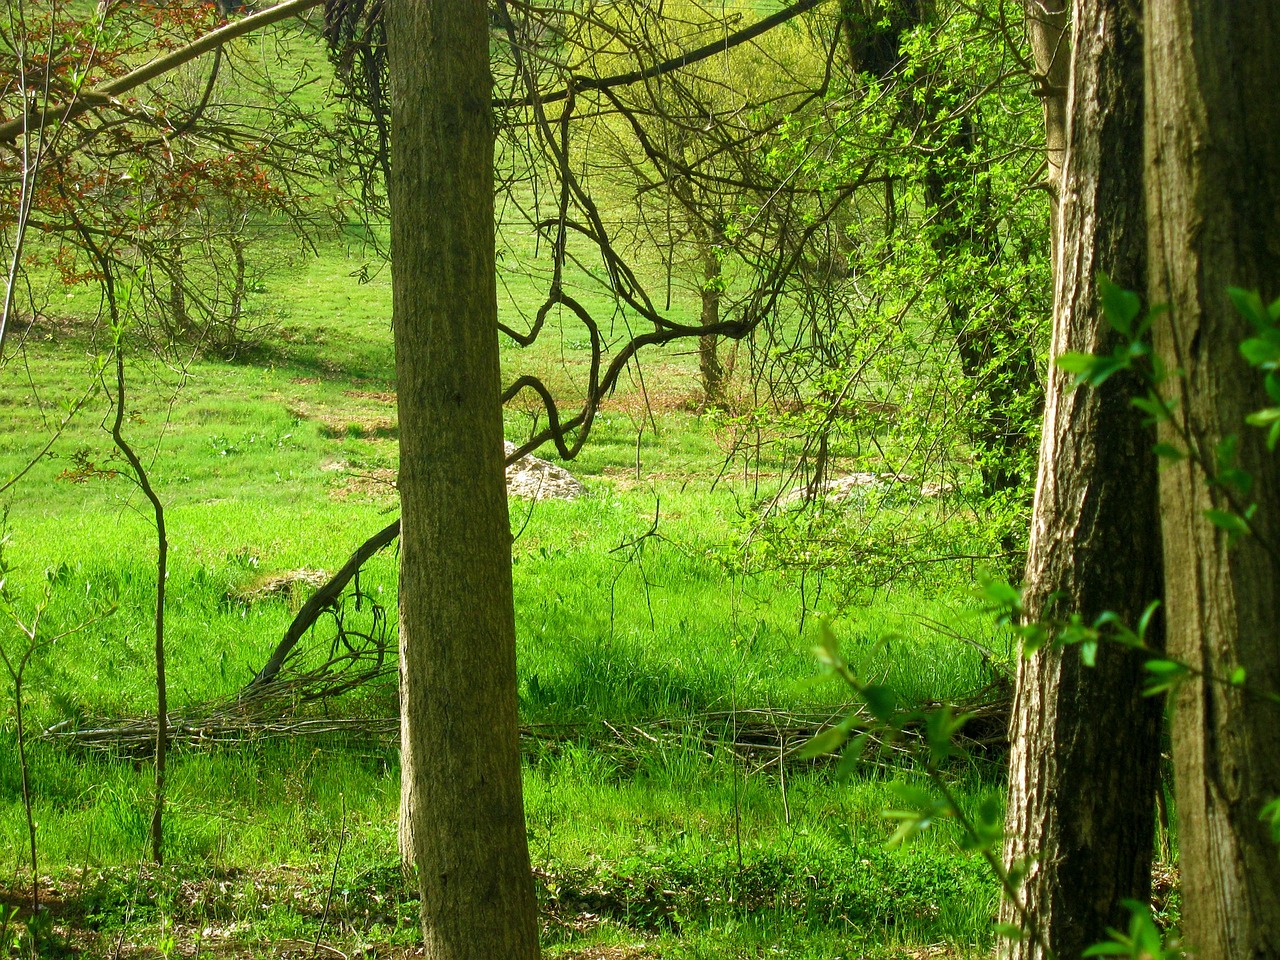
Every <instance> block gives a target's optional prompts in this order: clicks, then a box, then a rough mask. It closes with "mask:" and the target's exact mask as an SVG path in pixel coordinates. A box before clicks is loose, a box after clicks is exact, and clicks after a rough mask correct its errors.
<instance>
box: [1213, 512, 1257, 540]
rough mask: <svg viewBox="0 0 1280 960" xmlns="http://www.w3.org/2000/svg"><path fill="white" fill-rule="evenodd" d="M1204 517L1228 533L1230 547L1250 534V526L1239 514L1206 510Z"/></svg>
mask: <svg viewBox="0 0 1280 960" xmlns="http://www.w3.org/2000/svg"><path fill="white" fill-rule="evenodd" d="M1204 516H1205V519H1206V520H1208V521H1209V522H1210V523H1212V524H1213V525H1214V526H1215V527H1217V528H1218V529H1219V530H1225V531H1226V532H1227V543H1228V545H1230V544H1233V543H1235V542H1236V541H1237V540H1239V539H1240V538H1241V537H1244V536H1247V535H1248V533H1249V524H1248V523H1246V522H1245V519H1244V517H1242V516H1240V514H1238V513H1232V512H1231V511H1230V510H1206V511H1205V512H1204Z"/></svg>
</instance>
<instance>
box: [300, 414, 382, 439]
mask: <svg viewBox="0 0 1280 960" xmlns="http://www.w3.org/2000/svg"><path fill="white" fill-rule="evenodd" d="M318 419H319V420H320V435H321V436H322V437H327V438H328V439H330V440H341V439H351V440H384V439H386V440H389V439H391V438H393V437H398V436H399V435H400V425H399V424H398V423H397V422H396V421H395V418H393V417H376V416H366V415H361V414H341V415H336V416H335V415H331V414H329V415H324V416H321V417H319V418H318Z"/></svg>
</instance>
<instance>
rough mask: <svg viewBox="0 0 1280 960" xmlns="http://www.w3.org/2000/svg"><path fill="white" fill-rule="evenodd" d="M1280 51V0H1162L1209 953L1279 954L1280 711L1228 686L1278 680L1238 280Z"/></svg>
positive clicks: (1164, 209)
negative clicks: (1240, 678) (1266, 817)
mask: <svg viewBox="0 0 1280 960" xmlns="http://www.w3.org/2000/svg"><path fill="white" fill-rule="evenodd" d="M1277 49H1280V16H1277V11H1276V6H1275V3H1274V2H1272V0H1234V2H1232V3H1222V2H1220V0H1148V3H1147V36H1146V109H1147V119H1146V135H1147V149H1146V158H1147V181H1146V186H1147V204H1148V210H1149V221H1148V222H1149V228H1148V229H1149V234H1148V236H1149V242H1150V263H1151V269H1150V274H1151V285H1150V298H1151V300H1152V302H1155V303H1166V304H1168V306H1169V310H1168V312H1167V313H1165V314H1163V315H1162V316H1161V317H1160V318H1159V319H1158V320H1157V321H1156V323H1155V326H1154V328H1153V330H1154V336H1155V345H1156V350H1157V353H1158V355H1159V356H1160V357H1161V359H1162V361H1163V363H1164V365H1165V367H1166V369H1167V370H1169V371H1170V372H1171V373H1173V374H1175V375H1173V376H1171V377H1170V379H1169V381H1168V392H1169V394H1170V395H1171V398H1172V400H1173V401H1174V403H1175V406H1174V413H1173V417H1172V418H1171V420H1170V421H1169V422H1168V423H1167V424H1166V425H1165V426H1164V428H1163V430H1162V432H1163V434H1164V439H1165V440H1166V441H1167V442H1169V443H1171V444H1174V445H1177V446H1179V447H1181V448H1182V449H1183V450H1184V451H1185V453H1186V454H1187V456H1186V458H1185V459H1183V460H1181V461H1180V462H1176V463H1171V464H1169V465H1168V466H1167V467H1166V469H1165V470H1164V471H1163V472H1162V473H1161V479H1160V504H1161V516H1162V518H1163V525H1162V526H1163V534H1164V557H1165V594H1166V603H1167V609H1168V622H1169V652H1170V654H1171V656H1172V657H1173V658H1176V659H1178V660H1180V661H1182V662H1184V663H1186V664H1188V665H1190V666H1191V667H1193V668H1194V669H1195V670H1196V671H1199V675H1196V676H1193V677H1191V678H1190V679H1188V680H1187V681H1186V682H1185V683H1183V684H1182V685H1181V686H1180V687H1179V689H1178V690H1177V693H1176V696H1175V709H1174V714H1173V758H1174V767H1175V774H1176V779H1177V801H1178V825H1179V833H1178V841H1179V851H1180V854H1181V866H1182V884H1183V886H1182V897H1183V909H1182V918H1183V928H1182V932H1183V937H1184V939H1185V941H1186V943H1187V945H1188V946H1189V948H1191V949H1192V950H1194V951H1195V956H1196V957H1197V958H1199V960H1228V958H1231V960H1245V958H1261V957H1275V956H1280V857H1278V856H1277V855H1276V847H1275V845H1274V844H1273V843H1272V838H1271V836H1270V835H1269V832H1268V824H1266V823H1265V822H1263V820H1262V819H1260V816H1259V814H1260V811H1261V810H1262V809H1263V807H1264V805H1265V804H1267V803H1268V802H1270V801H1272V800H1273V799H1274V798H1275V797H1276V796H1277V795H1280V706H1277V704H1276V702H1275V701H1274V700H1271V699H1267V698H1266V697H1261V696H1254V695H1252V694H1251V693H1250V691H1249V689H1247V688H1241V687H1238V686H1234V685H1231V684H1229V683H1224V682H1222V680H1221V678H1223V677H1226V676H1229V675H1231V674H1233V673H1235V672H1236V671H1237V670H1239V669H1243V670H1244V671H1245V676H1246V677H1247V684H1248V686H1249V687H1252V688H1253V689H1255V690H1259V691H1262V692H1265V693H1269V694H1271V695H1272V696H1273V697H1274V694H1275V693H1276V691H1277V689H1280V645H1277V643H1276V623H1277V620H1280V577H1278V576H1277V574H1278V572H1280V552H1278V545H1280V458H1278V457H1277V454H1276V453H1275V452H1274V451H1270V450H1268V449H1267V447H1266V444H1265V434H1264V433H1263V432H1262V431H1260V430H1257V429H1256V428H1253V427H1249V426H1246V425H1245V418H1246V416H1247V415H1248V414H1249V413H1250V412H1252V411H1255V410H1258V409H1260V408H1263V407H1268V406H1271V405H1272V403H1271V401H1269V399H1268V397H1267V395H1266V393H1265V392H1264V390H1263V386H1262V379H1261V377H1260V376H1259V375H1258V373H1257V372H1256V371H1254V370H1253V369H1251V368H1250V366H1249V365H1248V364H1247V363H1246V362H1245V360H1244V359H1243V357H1242V355H1241V351H1240V345H1241V342H1242V341H1243V340H1244V339H1246V338H1247V337H1249V336H1250V335H1251V333H1252V328H1251V326H1250V324H1249V323H1248V322H1246V320H1245V319H1244V318H1242V317H1241V316H1240V314H1239V313H1238V312H1237V311H1236V309H1235V308H1234V307H1233V305H1232V303H1231V300H1230V299H1229V297H1228V294H1227V288H1228V286H1230V285H1234V286H1237V287H1244V288H1253V289H1257V290H1259V291H1260V292H1261V293H1262V295H1263V297H1264V299H1268V300H1269V299H1271V298H1274V297H1276V296H1278V295H1280V239H1278V238H1280V153H1277V152H1276V143H1277V142H1280V109H1277V104H1276V91H1277V90H1280V58H1277V57H1276V50H1277ZM1233 438H1234V439H1233ZM1233 471H1238V472H1233ZM1246 476H1247V477H1248V480H1247V481H1246V480H1245V477H1246ZM1207 517H1208V518H1216V519H1217V520H1218V521H1219V523H1218V524H1213V523H1210V522H1209V521H1208V520H1207V519H1206V518H1207ZM1231 518H1235V519H1234V520H1232V519H1231ZM1232 526H1236V527H1237V528H1240V527H1247V528H1248V532H1247V534H1246V535H1243V536H1239V537H1238V539H1237V534H1238V533H1239V530H1238V529H1237V530H1234V531H1233V530H1231V529H1230V528H1231V527H1232ZM1224 527H1225V528H1227V529H1224ZM1209 677H1215V678H1218V679H1209Z"/></svg>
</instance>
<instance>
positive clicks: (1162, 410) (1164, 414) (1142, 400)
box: [1129, 391, 1172, 423]
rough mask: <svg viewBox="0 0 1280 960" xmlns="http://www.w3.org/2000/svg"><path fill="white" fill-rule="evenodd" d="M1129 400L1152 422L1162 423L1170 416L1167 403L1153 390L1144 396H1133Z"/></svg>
mask: <svg viewBox="0 0 1280 960" xmlns="http://www.w3.org/2000/svg"><path fill="white" fill-rule="evenodd" d="M1129 402H1130V403H1131V404H1133V405H1134V406H1135V407H1137V408H1138V409H1139V410H1141V411H1142V412H1143V413H1145V414H1146V415H1147V416H1148V417H1149V418H1150V420H1151V422H1152V423H1163V422H1165V421H1166V420H1169V419H1171V417H1172V414H1171V413H1170V411H1169V405H1168V404H1167V403H1165V402H1164V401H1163V400H1162V399H1160V396H1159V395H1158V394H1157V393H1155V391H1152V392H1150V393H1148V394H1147V395H1146V396H1145V397H1134V398H1132V399H1131V400H1130V401H1129Z"/></svg>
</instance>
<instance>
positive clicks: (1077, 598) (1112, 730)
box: [1001, 0, 1161, 960]
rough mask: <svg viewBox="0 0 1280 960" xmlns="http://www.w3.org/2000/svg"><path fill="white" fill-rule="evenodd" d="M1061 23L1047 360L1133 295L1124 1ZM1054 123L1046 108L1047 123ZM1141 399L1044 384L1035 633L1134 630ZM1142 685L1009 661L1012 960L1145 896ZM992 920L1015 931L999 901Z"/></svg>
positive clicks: (1141, 582) (1107, 335)
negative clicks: (1063, 106) (1069, 620)
mask: <svg viewBox="0 0 1280 960" xmlns="http://www.w3.org/2000/svg"><path fill="white" fill-rule="evenodd" d="M1073 23H1074V24H1075V27H1074V31H1073V33H1074V36H1072V37H1071V42H1070V43H1068V42H1067V39H1066V38H1065V37H1063V38H1059V39H1058V40H1056V41H1055V40H1053V39H1052V38H1046V37H1043V36H1042V37H1041V42H1040V44H1039V45H1038V46H1042V47H1044V48H1045V49H1049V50H1054V51H1059V52H1060V54H1061V55H1062V56H1063V57H1064V58H1065V57H1066V56H1067V54H1068V51H1070V60H1071V69H1070V83H1071V87H1070V91H1071V95H1070V102H1069V114H1068V113H1067V112H1063V113H1061V114H1059V115H1060V116H1062V117H1064V118H1067V117H1069V119H1068V123H1067V128H1066V129H1065V130H1063V131H1059V132H1058V134H1057V135H1055V134H1054V132H1053V131H1050V135H1049V142H1050V144H1053V143H1054V141H1055V140H1056V141H1057V142H1058V143H1059V144H1060V145H1061V146H1060V149H1062V151H1063V153H1062V181H1061V186H1062V189H1061V191H1060V195H1061V207H1060V217H1061V220H1060V224H1059V227H1060V229H1055V230H1054V231H1053V234H1054V236H1055V237H1057V238H1058V241H1059V246H1058V248H1057V249H1056V250H1055V255H1054V268H1055V270H1054V273H1055V296H1054V320H1053V338H1052V346H1051V348H1050V355H1051V356H1057V355H1058V354H1060V353H1063V352H1066V351H1075V352H1082V353H1109V352H1110V351H1111V350H1112V348H1113V347H1114V346H1115V345H1116V335H1115V334H1114V332H1113V331H1111V329H1110V328H1109V327H1108V326H1107V325H1106V323H1105V322H1103V320H1102V318H1101V316H1100V314H1099V310H1098V292H1097V289H1098V288H1097V276H1098V274H1099V273H1100V272H1104V273H1107V274H1109V275H1110V276H1111V277H1112V278H1113V279H1114V280H1115V281H1116V282H1117V283H1119V284H1121V285H1124V286H1126V287H1134V288H1138V289H1142V288H1143V287H1144V286H1145V281H1146V225H1145V209H1144V204H1143V191H1142V94H1141V90H1142V35H1141V24H1140V22H1139V14H1138V13H1137V12H1136V11H1135V10H1134V9H1133V6H1132V4H1130V3H1128V2H1126V0H1076V3H1075V11H1074V17H1073ZM1059 26H1060V27H1062V28H1064V29H1065V28H1066V24H1065V23H1062V22H1060V23H1059ZM1043 27H1044V25H1043V24H1041V28H1042V29H1043ZM1055 113H1056V111H1055V110H1053V109H1052V108H1051V107H1047V108H1046V118H1047V119H1048V120H1049V122H1050V123H1052V122H1053V118H1054V116H1055ZM1137 389H1138V385H1137V384H1135V383H1133V382H1131V381H1129V380H1128V378H1123V377H1119V376H1117V377H1113V378H1112V379H1111V380H1110V381H1108V382H1107V383H1106V384H1104V385H1103V387H1102V388H1101V389H1098V390H1088V389H1081V390H1076V389H1074V387H1073V377H1072V376H1071V375H1070V374H1068V373H1065V372H1064V371H1062V370H1058V369H1056V368H1055V369H1054V370H1052V371H1051V373H1050V378H1049V384H1048V393H1047V397H1046V404H1045V420H1044V432H1043V434H1042V437H1041V445H1040V465H1039V473H1038V477H1037V483H1036V499H1035V508H1034V512H1033V517H1032V530H1031V543H1030V550H1029V554H1028V558H1027V569H1026V580H1025V582H1026V590H1025V594H1024V601H1025V604H1026V609H1027V614H1028V616H1029V618H1031V619H1032V620H1043V619H1045V618H1048V617H1052V616H1055V615H1056V616H1065V615H1067V614H1069V613H1071V612H1078V613H1081V614H1083V615H1084V616H1085V618H1087V619H1088V620H1090V621H1092V620H1093V619H1095V618H1096V617H1097V616H1098V615H1099V614H1101V613H1103V612H1104V611H1107V610H1113V611H1116V612H1118V613H1120V614H1121V615H1122V616H1123V617H1125V619H1126V620H1127V621H1128V622H1130V623H1135V622H1136V621H1137V619H1138V617H1139V616H1140V615H1141V613H1142V611H1143V609H1144V608H1145V607H1146V605H1147V604H1148V603H1149V602H1151V601H1152V600H1154V599H1156V598H1157V597H1158V596H1159V594H1160V589H1161V562H1160V561H1161V553H1160V538H1159V514H1158V512H1157V484H1156V463H1155V456H1154V454H1153V453H1152V447H1153V445H1154V443H1155V434H1154V431H1153V430H1151V429H1150V428H1146V427H1144V426H1143V424H1142V421H1141V417H1140V416H1139V414H1138V413H1137V411H1136V410H1134V408H1133V407H1132V406H1130V404H1129V402H1128V401H1129V397H1131V396H1132V395H1133V393H1134V392H1135V391H1136V390H1137ZM1151 639H1152V640H1153V641H1155V642H1158V641H1159V638H1158V637H1152V638H1151ZM1142 686H1143V684H1142V661H1141V659H1140V658H1138V657H1135V656H1133V655H1132V652H1131V651H1128V650H1124V649H1121V648H1117V647H1107V646H1104V647H1103V648H1102V649H1100V650H1099V652H1098V662H1097V667H1096V669H1089V668H1088V667H1086V666H1085V665H1084V664H1083V663H1082V662H1081V659H1080V655H1079V649H1078V648H1067V649H1062V648H1057V649H1055V648H1052V647H1046V648H1044V649H1042V650H1041V651H1040V652H1039V653H1037V654H1036V655H1035V656H1034V657H1032V658H1031V659H1028V660H1022V661H1021V662H1020V663H1019V667H1018V683H1017V693H1016V696H1015V699H1014V709H1013V715H1012V718H1011V721H1010V740H1011V742H1012V752H1011V755H1010V772H1009V801H1008V806H1007V822H1006V836H1007V838H1008V839H1007V842H1006V850H1005V855H1006V862H1007V863H1010V864H1012V863H1014V862H1016V861H1019V860H1022V859H1023V858H1027V857H1030V858H1033V859H1034V861H1035V862H1034V865H1033V866H1032V867H1031V869H1030V871H1029V873H1028V875H1027V878H1026V881H1025V882H1024V885H1023V889H1022V899H1023V904H1024V905H1025V906H1026V907H1027V908H1028V909H1029V910H1030V911H1031V913H1032V914H1033V915H1034V917H1035V926H1036V927H1037V928H1038V932H1039V938H1038V939H1036V938H1032V937H1027V938H1025V939H1023V940H1021V941H1011V942H1010V944H1009V945H1008V947H1007V948H1006V955H1007V956H1008V957H1010V958H1016V960H1040V958H1042V957H1044V955H1045V952H1044V949H1043V948H1042V947H1043V946H1047V947H1048V948H1049V949H1050V950H1051V951H1052V952H1053V953H1054V954H1055V955H1057V956H1059V957H1064V958H1066V957H1078V956H1080V955H1081V952H1082V951H1083V950H1084V949H1085V948H1086V947H1087V946H1089V945H1090V944H1092V943H1095V942H1097V941H1099V940H1102V939H1105V937H1106V928H1107V927H1108V926H1114V927H1119V928H1123V927H1124V926H1125V925H1126V923H1125V916H1124V910H1123V908H1121V907H1120V903H1119V901H1120V900H1121V899H1122V898H1132V899H1136V900H1145V899H1146V898H1147V896H1148V894H1149V890H1150V877H1151V858H1152V847H1153V839H1154V822H1155V791H1156V789H1157V787H1158V784H1159V765H1160V731H1161V726H1160V721H1161V711H1160V704H1159V702H1158V701H1156V700H1153V699H1151V698H1144V697H1143V696H1142ZM1001 920H1002V921H1003V922H1005V923H1011V924H1016V925H1019V926H1023V923H1022V918H1021V916H1020V915H1019V914H1018V912H1017V911H1016V910H1015V909H1014V907H1013V905H1012V904H1010V903H1007V902H1006V903H1005V904H1003V905H1002V908H1001Z"/></svg>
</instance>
